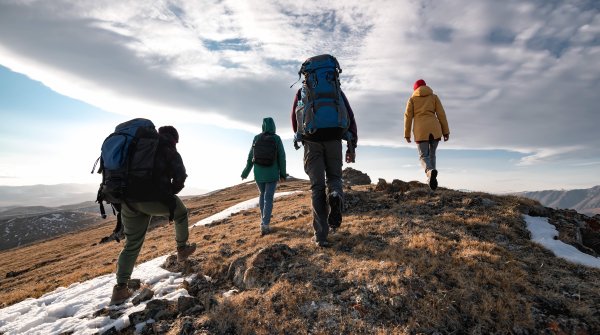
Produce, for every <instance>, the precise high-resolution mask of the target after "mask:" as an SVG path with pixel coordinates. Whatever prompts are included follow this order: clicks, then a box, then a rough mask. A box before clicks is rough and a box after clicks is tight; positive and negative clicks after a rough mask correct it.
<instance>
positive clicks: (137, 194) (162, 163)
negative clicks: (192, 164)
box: [110, 126, 196, 305]
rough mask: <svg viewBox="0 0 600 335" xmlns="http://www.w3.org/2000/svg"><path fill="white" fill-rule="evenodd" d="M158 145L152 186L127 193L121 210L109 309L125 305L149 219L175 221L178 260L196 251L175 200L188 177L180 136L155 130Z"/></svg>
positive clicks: (183, 211)
mask: <svg viewBox="0 0 600 335" xmlns="http://www.w3.org/2000/svg"><path fill="white" fill-rule="evenodd" d="M158 133H159V136H160V138H159V145H158V148H157V152H156V159H155V165H154V172H153V175H154V178H155V179H154V183H153V185H150V186H149V187H148V188H147V189H145V190H128V192H129V193H128V194H129V195H130V197H131V200H129V201H128V202H126V203H124V204H123V205H122V209H121V217H122V220H123V228H124V232H125V236H126V240H125V245H124V246H123V250H122V251H121V254H119V260H118V262H117V285H115V287H114V288H113V293H112V298H111V302H110V304H111V305H118V304H121V303H123V302H125V301H126V300H127V299H128V298H129V297H130V296H131V292H130V291H129V289H128V288H127V282H128V281H129V279H130V278H131V273H132V272H133V267H134V265H135V261H136V259H137V256H138V255H139V253H140V250H141V248H142V244H143V243H144V238H145V236H146V231H147V229H148V224H149V223H150V219H151V217H152V216H167V215H168V216H169V220H173V221H175V241H176V243H177V260H178V261H180V262H182V261H184V260H186V259H187V258H188V257H189V256H190V255H191V254H192V253H194V251H195V250H196V244H195V243H194V244H188V243H187V242H188V237H189V231H188V211H187V208H186V207H185V205H184V204H183V202H182V201H181V199H179V197H178V196H176V194H177V193H179V192H180V191H181V190H182V189H183V186H184V182H185V179H186V178H187V174H186V172H185V166H184V165H183V160H182V159H181V156H180V155H179V153H178V152H177V148H176V144H177V142H179V134H178V133H177V130H176V129H175V128H174V127H172V126H164V127H160V128H159V129H158Z"/></svg>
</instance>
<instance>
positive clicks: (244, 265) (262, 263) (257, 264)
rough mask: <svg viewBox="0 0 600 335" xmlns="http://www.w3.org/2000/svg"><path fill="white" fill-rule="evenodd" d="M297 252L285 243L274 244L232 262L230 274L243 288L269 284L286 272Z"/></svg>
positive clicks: (236, 283) (235, 282)
mask: <svg viewBox="0 0 600 335" xmlns="http://www.w3.org/2000/svg"><path fill="white" fill-rule="evenodd" d="M296 254H297V252H296V251H295V250H293V249H291V248H290V247H288V246H287V245H285V244H281V243H278V244H273V245H270V246H268V247H266V248H264V249H261V250H260V251H259V252H258V253H257V254H256V255H254V256H252V257H251V258H249V259H247V258H246V257H243V258H239V259H237V260H235V261H234V262H232V263H231V265H230V267H229V273H228V275H229V277H230V279H232V280H233V282H234V284H235V285H236V286H238V287H241V288H246V289H249V288H257V287H262V286H268V285H270V284H271V283H272V282H274V281H275V280H276V279H277V277H278V276H279V275H281V274H282V273H283V272H285V270H286V264H287V263H289V260H290V259H291V258H292V257H293V256H294V255H296Z"/></svg>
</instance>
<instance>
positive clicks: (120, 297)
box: [109, 284, 131, 305]
mask: <svg viewBox="0 0 600 335" xmlns="http://www.w3.org/2000/svg"><path fill="white" fill-rule="evenodd" d="M129 297H131V291H129V288H128V287H127V284H117V285H115V287H113V292H112V297H111V298H110V304H109V305H120V304H122V303H124V302H125V301H127V299H129Z"/></svg>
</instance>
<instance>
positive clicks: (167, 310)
mask: <svg viewBox="0 0 600 335" xmlns="http://www.w3.org/2000/svg"><path fill="white" fill-rule="evenodd" d="M175 316H177V308H176V306H175V303H174V302H171V301H169V300H166V299H155V300H150V301H149V302H148V303H147V304H146V308H145V309H144V310H143V311H138V312H134V313H131V314H129V322H130V323H131V324H132V325H135V324H138V323H140V322H145V321H147V320H149V319H154V320H156V321H158V320H166V319H171V318H174V317H175Z"/></svg>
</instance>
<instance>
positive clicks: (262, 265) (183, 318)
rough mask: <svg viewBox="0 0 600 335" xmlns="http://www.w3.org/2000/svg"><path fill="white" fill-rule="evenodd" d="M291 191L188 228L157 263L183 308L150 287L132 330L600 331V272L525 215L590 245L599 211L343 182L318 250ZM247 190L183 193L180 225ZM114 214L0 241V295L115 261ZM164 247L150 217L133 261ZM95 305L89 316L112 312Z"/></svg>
mask: <svg viewBox="0 0 600 335" xmlns="http://www.w3.org/2000/svg"><path fill="white" fill-rule="evenodd" d="M292 190H300V191H303V192H301V193H297V194H293V195H289V196H285V197H282V198H278V199H277V200H276V202H275V206H274V211H273V219H272V225H273V228H274V232H273V233H272V234H270V235H267V236H265V237H260V236H259V232H258V224H259V220H258V215H259V214H258V213H259V210H258V208H252V209H247V210H243V211H241V212H239V213H235V214H233V215H232V216H230V217H228V218H225V219H222V220H220V221H218V222H213V223H211V224H210V225H207V226H200V227H194V228H193V229H192V230H191V234H190V239H191V240H192V241H194V242H197V243H198V244H199V250H198V252H197V253H196V254H195V255H194V256H193V257H192V259H191V261H190V262H188V263H187V264H186V265H185V266H184V268H177V266H174V265H173V264H171V263H169V259H167V262H166V264H165V267H167V268H168V269H171V270H178V271H181V270H183V271H184V272H185V273H186V274H188V275H191V274H196V276H192V277H189V278H193V279H189V280H186V281H184V282H183V284H182V287H184V288H186V290H187V291H188V292H189V293H190V295H191V296H192V298H191V300H185V299H184V301H187V302H186V304H188V305H187V308H184V307H182V306H183V305H182V304H183V303H182V302H181V300H180V301H179V303H178V302H177V301H176V302H174V303H171V302H169V301H167V300H161V299H154V300H152V301H151V302H149V303H148V304H147V305H146V307H145V309H142V311H140V312H139V313H136V314H135V316H134V315H133V314H132V315H129V317H128V318H129V320H132V321H134V323H137V322H143V321H144V320H147V319H149V318H152V319H153V320H154V321H153V322H149V323H147V324H146V325H145V326H143V324H142V327H140V329H139V330H140V331H141V333H142V334H166V333H168V332H169V334H192V333H194V332H196V333H198V334H279V333H281V334H295V333H299V334H306V333H313V334H417V333H423V334H451V333H453V334H465V333H481V334H488V333H502V334H506V333H511V334H539V333H546V334H598V333H600V281H599V280H598V278H600V270H599V269H595V268H589V267H585V266H581V265H575V264H572V263H570V262H567V261H565V260H563V259H560V258H557V257H555V256H554V255H553V254H552V253H551V252H550V251H548V250H546V249H544V248H543V247H541V246H540V245H538V244H535V243H533V242H531V240H530V233H529V231H528V230H527V228H526V226H525V222H524V219H523V214H529V215H535V216H540V215H542V216H547V217H549V221H550V222H551V223H553V224H555V225H557V228H558V229H559V231H560V235H559V238H560V239H561V240H564V241H566V242H568V243H571V244H573V245H576V246H578V247H579V248H580V249H581V250H584V251H586V252H588V253H590V254H594V255H596V256H597V253H598V250H594V248H595V247H597V246H599V245H598V244H595V243H596V242H597V241H598V240H597V239H595V238H597V236H596V235H594V234H595V232H597V231H598V229H600V222H598V220H597V218H589V217H585V216H583V215H579V214H577V213H576V212H574V211H559V210H553V209H549V208H544V207H543V206H540V205H539V203H537V202H535V201H531V200H527V199H523V198H519V197H514V196H494V195H489V194H484V193H464V192H458V191H454V190H449V189H444V188H440V189H438V191H436V192H430V191H429V190H428V189H427V188H426V187H425V185H423V184H420V183H417V182H411V183H403V182H400V181H398V182H395V183H394V184H393V185H390V184H385V183H380V184H378V185H377V187H375V186H374V185H365V186H351V187H350V188H348V189H347V190H346V207H347V208H346V213H345V219H344V223H343V225H342V228H341V229H340V230H339V231H338V232H336V233H335V234H333V235H332V236H331V240H332V242H333V243H334V245H333V247H332V248H328V249H320V248H317V247H315V246H314V245H313V244H312V243H311V242H310V237H311V235H312V227H311V220H312V219H311V211H310V191H309V184H308V183H307V182H306V181H301V180H296V181H291V182H286V183H283V184H281V185H279V187H278V192H283V191H292ZM256 193H257V191H256V187H255V185H254V184H251V183H250V184H241V185H237V186H234V187H231V188H227V189H224V190H220V191H217V192H214V193H211V194H210V195H207V196H203V197H194V198H191V199H188V200H186V205H187V206H188V208H189V210H190V223H195V222H198V221H200V220H202V219H204V218H207V217H209V216H211V215H213V214H215V213H218V212H220V211H222V210H225V209H227V208H229V207H231V206H233V205H235V204H238V203H240V202H242V201H245V200H248V199H250V198H254V197H256V195H257V194H256ZM113 224H114V222H110V221H109V222H106V223H105V224H102V225H101V226H100V227H94V228H90V229H87V230H85V231H82V232H78V233H75V234H72V235H68V236H63V237H60V238H56V239H53V240H50V241H44V242H41V243H38V244H35V245H32V246H26V247H21V248H17V249H12V250H8V251H4V252H0V274H2V278H1V279H0V302H1V304H3V306H8V305H12V304H14V303H16V302H18V301H21V300H23V299H25V298H28V297H39V296H41V295H42V294H44V293H47V292H50V291H53V290H54V289H56V288H58V287H61V286H64V287H67V286H69V285H70V284H71V283H74V282H78V281H85V280H88V279H90V278H95V277H97V276H99V275H102V274H109V273H111V272H113V271H114V262H115V259H116V257H117V255H118V253H119V251H120V247H121V245H117V244H116V243H112V242H111V243H104V244H98V241H99V240H100V239H101V238H102V237H104V236H106V235H108V234H109V233H110V231H111V230H112V228H113ZM581 232H584V233H585V234H584V237H583V238H582V237H581V236H580V235H581V234H579V233H581ZM578 234H579V235H578ZM582 242H583V243H582ZM173 249H174V242H173V227H172V225H169V224H166V223H165V222H164V221H159V222H158V223H157V224H155V225H154V228H153V229H151V231H149V232H148V236H147V238H146V243H145V245H144V247H143V249H142V253H141V254H140V258H139V259H138V263H142V262H144V261H148V260H150V259H153V258H156V257H158V256H161V255H165V254H169V253H172V252H173ZM4 274H6V275H4ZM8 274H11V275H10V276H9V275H8ZM190 304H191V305H190ZM103 306H105V305H103ZM103 306H99V307H98V311H97V312H96V313H94V315H95V316H97V317H108V316H110V317H111V318H115V319H117V318H119V317H120V316H121V315H120V313H123V310H121V309H119V308H118V309H112V310H109V309H105V308H103ZM151 306H152V307H151ZM157 306H161V307H160V308H161V309H160V310H156V308H157ZM152 308H155V309H154V310H152ZM1 313H2V311H1V310H0V314H1ZM158 313H160V314H158ZM126 318H127V317H126ZM1 327H2V325H1V324H0V329H1ZM142 328H143V329H142ZM133 329H134V328H133V326H130V327H128V328H125V329H123V330H120V331H116V330H114V329H113V330H112V331H110V332H109V333H112V334H115V333H120V334H131V333H132V332H133Z"/></svg>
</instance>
